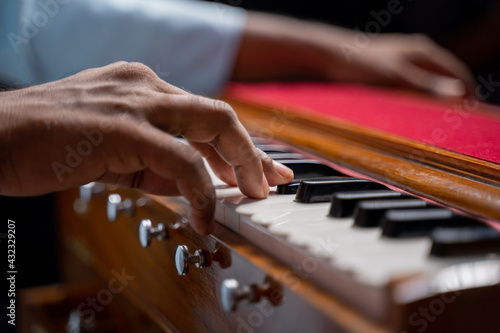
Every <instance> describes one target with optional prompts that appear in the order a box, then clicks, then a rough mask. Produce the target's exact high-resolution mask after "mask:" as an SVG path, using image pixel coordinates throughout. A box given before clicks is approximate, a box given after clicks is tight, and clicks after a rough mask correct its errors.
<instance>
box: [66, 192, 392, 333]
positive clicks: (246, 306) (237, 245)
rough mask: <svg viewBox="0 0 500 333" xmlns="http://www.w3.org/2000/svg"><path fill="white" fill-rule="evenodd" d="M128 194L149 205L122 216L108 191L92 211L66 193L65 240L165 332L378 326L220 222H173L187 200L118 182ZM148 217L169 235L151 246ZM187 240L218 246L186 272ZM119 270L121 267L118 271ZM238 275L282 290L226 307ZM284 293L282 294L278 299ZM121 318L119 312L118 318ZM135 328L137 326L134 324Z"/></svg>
mask: <svg viewBox="0 0 500 333" xmlns="http://www.w3.org/2000/svg"><path fill="white" fill-rule="evenodd" d="M115 192H118V193H120V194H121V195H122V198H133V199H134V200H135V201H136V202H139V203H140V204H141V205H142V207H139V208H137V209H136V212H135V214H134V215H133V216H131V217H127V216H120V217H119V218H118V220H117V221H116V222H114V223H110V222H109V221H108V220H107V218H106V199H107V195H109V193H110V192H109V191H108V192H107V193H106V195H104V196H101V197H95V198H93V199H92V201H91V202H90V204H89V205H88V210H87V213H85V214H76V213H75V212H74V209H73V205H74V202H75V200H76V199H77V193H76V191H68V192H64V193H61V194H60V196H59V200H58V205H59V207H60V228H59V229H60V240H61V248H62V251H63V252H66V253H67V254H68V255H69V256H71V257H76V258H78V260H79V261H81V262H82V263H84V264H85V265H86V266H87V267H88V268H90V269H91V270H94V271H96V272H98V274H99V275H100V276H101V277H102V278H103V279H104V281H108V282H107V283H108V284H109V283H111V284H112V285H113V286H115V287H116V288H118V287H119V282H118V280H120V279H119V278H117V276H118V275H121V276H122V277H123V281H122V284H123V285H124V288H121V289H122V290H120V292H119V293H120V295H123V296H124V297H125V298H126V299H127V300H128V301H129V302H131V303H132V304H133V305H134V306H136V307H137V308H138V309H139V310H140V311H143V312H145V313H146V314H147V316H148V317H149V318H150V319H151V320H152V321H154V322H155V323H156V324H157V325H158V326H159V327H161V328H162V329H163V330H164V331H165V332H169V331H176V330H179V331H181V332H336V331H338V332H342V331H351V332H377V331H384V330H383V329H381V328H380V327H379V326H378V325H376V324H374V323H371V322H369V321H368V320H366V319H364V318H363V317H362V316H361V315H360V314H359V313H358V312H356V311H354V310H353V309H351V308H349V307H347V306H345V305H344V304H343V303H342V302H340V301H339V300H337V299H336V298H334V297H333V296H331V295H328V294H326V293H325V292H324V291H323V290H321V289H319V288H318V287H316V286H314V285H313V284H311V283H310V282H309V281H308V280H307V279H305V278H303V277H300V276H298V275H296V274H295V273H294V272H293V271H292V270H291V269H290V268H288V267H285V266H283V265H281V264H280V263H278V262H277V261H275V260H274V259H272V258H271V257H269V256H268V255H267V254H265V253H263V252H262V251H260V250H259V249H257V248H255V247H254V246H253V245H251V244H249V243H248V242H247V241H245V240H244V239H243V238H241V237H240V236H238V235H236V234H234V233H233V232H231V231H229V230H228V229H225V228H224V227H222V226H220V225H217V227H216V230H215V232H214V234H213V235H211V236H207V237H201V236H199V235H197V234H196V233H194V231H193V230H192V229H191V228H190V227H189V226H188V225H186V224H185V223H181V227H180V228H177V229H175V230H172V228H173V227H174V226H175V225H176V224H178V223H179V222H180V221H181V219H180V216H181V215H179V214H178V213H183V212H185V210H186V207H185V206H184V205H183V204H180V203H179V202H176V201H175V200H168V199H164V198H156V197H144V196H143V195H142V194H141V193H139V192H137V191H134V190H117V191H115ZM143 218H148V219H150V220H151V221H152V222H153V225H154V226H156V224H157V223H164V224H166V225H167V226H168V227H169V229H170V230H169V234H170V235H169V239H168V240H164V241H157V240H156V239H155V240H153V242H152V244H151V246H150V247H149V248H146V249H144V248H142V247H141V246H140V244H139V241H138V226H139V222H140V220H141V219H143ZM178 245H186V246H187V247H188V248H189V252H190V253H194V251H195V250H197V249H202V250H205V251H207V252H208V253H212V254H211V255H210V257H211V258H212V259H213V262H212V263H211V265H210V266H209V267H206V268H203V269H198V268H196V267H194V265H193V266H192V267H190V269H189V272H188V274H187V275H185V276H179V275H178V274H177V272H176V270H175V263H174V253H175V249H176V247H177V246H178ZM71 266H75V265H72V264H71V263H67V264H66V265H65V268H63V269H65V276H66V280H67V282H71V281H75V280H78V279H79V276H81V274H74V272H75V271H76V268H71ZM117 274H118V275H117ZM229 278H234V279H237V280H238V281H239V283H240V285H252V284H254V285H257V286H262V285H263V284H264V282H266V281H267V282H269V281H271V282H272V284H273V285H274V288H273V290H274V293H273V294H272V295H274V296H276V297H275V298H274V296H273V298H274V299H273V300H274V301H275V303H279V304H278V305H276V306H274V305H272V304H271V303H270V302H269V301H268V300H267V299H264V300H261V301H260V302H259V303H254V304H250V303H247V302H242V303H241V304H239V306H238V309H237V311H236V312H235V313H226V312H225V311H224V310H223V308H222V306H221V302H220V286H221V283H222V281H223V280H224V279H229ZM279 296H281V301H280V300H279ZM116 320H120V319H119V318H116ZM128 332H132V331H130V330H129V331H128Z"/></svg>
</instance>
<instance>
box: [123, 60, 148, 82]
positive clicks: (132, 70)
mask: <svg viewBox="0 0 500 333" xmlns="http://www.w3.org/2000/svg"><path fill="white" fill-rule="evenodd" d="M115 75H116V76H117V77H119V78H122V79H151V78H154V77H156V74H155V73H154V72H153V70H152V69H151V68H149V67H148V66H146V65H144V64H142V63H139V62H120V63H116V69H115Z"/></svg>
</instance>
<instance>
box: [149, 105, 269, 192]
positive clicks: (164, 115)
mask: <svg viewBox="0 0 500 333" xmlns="http://www.w3.org/2000/svg"><path fill="white" fill-rule="evenodd" d="M156 103H157V105H158V107H157V108H154V110H153V112H150V113H149V114H148V120H149V121H150V122H151V123H152V124H154V125H155V126H158V127H159V128H161V129H163V130H165V131H167V132H169V133H172V134H176V135H182V136H184V137H185V138H186V139H188V140H190V141H195V142H200V143H208V144H210V145H211V146H212V147H213V149H214V150H215V151H216V152H217V153H218V154H219V155H220V157H221V158H222V159H223V160H224V161H226V162H227V163H228V164H229V165H231V166H232V168H233V170H234V173H235V176H236V179H237V183H238V185H239V187H240V189H241V191H242V193H243V194H245V195H247V196H249V197H253V198H265V197H266V196H267V194H268V193H269V185H268V183H267V181H266V179H265V177H264V176H263V175H264V174H263V170H262V163H261V160H260V156H259V155H258V153H257V151H256V149H255V147H254V145H253V143H252V141H251V139H250V136H249V135H248V133H247V131H246V130H245V129H244V128H243V125H241V123H240V122H239V121H238V119H237V117H236V114H235V113H234V111H233V110H232V109H231V107H229V105H227V104H225V103H223V102H220V101H216V100H212V99H208V98H204V97H199V96H194V95H174V96H169V97H168V98H165V96H164V95H159V96H158V101H156Z"/></svg>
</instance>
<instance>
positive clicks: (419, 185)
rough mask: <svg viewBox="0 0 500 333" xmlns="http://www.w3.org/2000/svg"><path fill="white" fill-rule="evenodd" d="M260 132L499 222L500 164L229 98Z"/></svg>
mask: <svg viewBox="0 0 500 333" xmlns="http://www.w3.org/2000/svg"><path fill="white" fill-rule="evenodd" d="M224 100H225V101H226V102H228V103H229V104H230V105H231V106H232V107H233V108H234V110H235V111H236V113H237V115H238V117H239V118H240V120H241V121H242V123H243V124H244V125H245V127H246V128H247V129H248V130H249V131H251V132H253V133H256V134H261V135H263V136H265V137H269V138H274V139H277V140H280V141H284V142H287V143H289V144H291V145H295V146H298V147H300V148H301V149H306V150H313V151H314V154H316V155H319V156H322V157H325V158H326V159H328V160H330V161H332V162H333V163H335V164H337V165H339V166H341V167H345V168H347V169H350V170H352V171H354V172H356V173H360V174H363V175H366V176H368V177H369V178H372V179H374V180H377V181H380V182H383V183H385V184H387V185H389V186H393V187H396V188H398V189H401V190H403V191H406V192H409V193H412V194H414V195H417V196H420V197H423V198H427V199H429V200H431V201H433V202H436V203H439V204H443V205H446V206H448V207H450V208H453V209H455V210H458V211H461V212H464V213H466V214H469V215H472V216H474V217H477V218H480V219H483V220H487V221H495V222H498V221H500V165H498V164H495V163H492V162H488V161H484V160H480V159H477V158H473V157H469V156H465V155H462V154H458V153H455V152H451V151H447V150H444V149H440V148H437V147H433V146H430V145H426V144H423V143H419V142H416V141H412V140H409V139H405V138H401V137H397V136H395V135H392V134H389V133H384V132H381V131H377V130H374V129H370V128H366V127H362V126H358V125H354V124H352V123H348V122H345V121H343V120H340V119H333V118H331V117H325V116H320V115H311V114H307V115H304V114H303V113H301V112H296V111H294V110H292V109H283V110H277V109H275V108H272V107H268V106H262V105H255V104H250V103H247V102H242V101H238V100H235V99H232V98H229V97H226V98H224Z"/></svg>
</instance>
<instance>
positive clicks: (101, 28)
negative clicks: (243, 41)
mask: <svg viewBox="0 0 500 333" xmlns="http://www.w3.org/2000/svg"><path fill="white" fill-rule="evenodd" d="M245 21H246V13H245V11H243V10H242V9H238V8H233V7H228V6H224V5H221V4H218V3H209V2H201V1H191V0H1V1H0V83H2V84H5V85H10V86H12V85H15V86H19V85H33V84H39V83H44V82H48V81H53V80H57V79H60V78H63V77H66V76H68V75H71V74H74V73H76V72H78V71H81V70H83V69H86V68H92V67H100V66H104V65H107V64H110V63H112V62H115V61H120V60H124V61H137V62H141V63H143V64H145V65H147V66H149V67H150V68H151V69H153V70H154V71H155V72H156V73H157V74H158V75H159V76H160V77H161V78H162V79H164V80H165V81H167V82H169V83H171V84H174V85H176V86H179V87H182V88H184V89H187V90H189V91H191V92H194V93H200V94H207V95H210V94H214V93H217V92H219V91H220V90H221V89H222V87H223V85H224V83H225V82H226V81H227V80H228V79H229V76H230V74H231V73H230V72H231V70H232V66H233V62H234V58H235V56H236V52H237V50H238V47H239V42H240V38H241V34H242V30H243V28H244V24H245Z"/></svg>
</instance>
